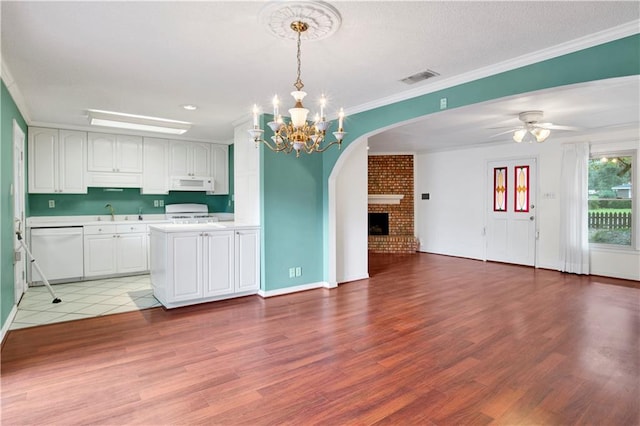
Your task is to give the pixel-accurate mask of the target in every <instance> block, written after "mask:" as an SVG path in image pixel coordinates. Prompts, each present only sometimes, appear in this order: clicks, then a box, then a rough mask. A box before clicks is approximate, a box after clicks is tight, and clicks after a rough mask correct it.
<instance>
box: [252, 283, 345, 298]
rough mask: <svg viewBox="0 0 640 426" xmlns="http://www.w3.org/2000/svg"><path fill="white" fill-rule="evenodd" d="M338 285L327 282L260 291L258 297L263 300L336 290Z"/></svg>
mask: <svg viewBox="0 0 640 426" xmlns="http://www.w3.org/2000/svg"><path fill="white" fill-rule="evenodd" d="M337 286H338V285H337V284H334V285H331V284H329V283H328V282H326V281H319V282H317V283H309V284H301V285H297V286H293V287H285V288H277V289H275V290H262V289H260V290H259V291H258V296H261V297H263V298H267V297H273V296H282V295H283V294H289V293H297V292H299V291H307V290H314V289H316V288H335V287H337Z"/></svg>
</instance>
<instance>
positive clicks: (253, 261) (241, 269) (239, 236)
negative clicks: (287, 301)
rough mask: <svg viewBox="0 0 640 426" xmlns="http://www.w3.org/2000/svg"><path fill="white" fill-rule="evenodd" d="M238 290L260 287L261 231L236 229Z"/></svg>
mask: <svg viewBox="0 0 640 426" xmlns="http://www.w3.org/2000/svg"><path fill="white" fill-rule="evenodd" d="M235 243H236V247H235V256H236V262H235V263H236V280H235V289H236V291H258V290H259V289H260V231H258V230H257V229H246V230H239V231H236V236H235Z"/></svg>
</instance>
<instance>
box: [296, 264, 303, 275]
mask: <svg viewBox="0 0 640 426" xmlns="http://www.w3.org/2000/svg"><path fill="white" fill-rule="evenodd" d="M300 275H302V268H301V267H299V266H298V267H297V268H296V277H299V276H300Z"/></svg>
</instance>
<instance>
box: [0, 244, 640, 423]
mask: <svg viewBox="0 0 640 426" xmlns="http://www.w3.org/2000/svg"><path fill="white" fill-rule="evenodd" d="M369 269H370V271H369V272H370V276H371V278H369V279H367V280H361V281H356V282H353V283H346V284H342V285H340V286H339V287H338V288H337V289H332V290H328V289H318V290H312V291H306V292H302V293H297V294H291V295H285V296H279V297H274V298H269V299H261V298H260V297H257V296H250V297H243V298H239V299H231V300H225V301H220V302H215V303H209V304H203V305H198V306H190V307H185V308H179V309H173V310H169V311H167V310H164V309H162V308H154V309H149V310H145V311H139V312H128V313H123V314H117V315H110V316H104V317H98V318H91V319H86V320H79V321H73V322H68V323H59V324H51V325H47V326H40V327H33V328H27V329H19V330H11V331H10V332H9V333H8V335H7V338H6V341H5V344H4V345H3V348H2V353H1V356H2V359H1V360H0V361H1V364H0V366H1V381H2V382H1V385H2V389H1V391H0V392H1V393H0V396H1V399H2V401H1V407H0V408H1V412H0V416H1V417H0V422H1V423H2V424H7V425H22V424H38V425H40V424H64V425H75V424H92V425H114V424H118V425H120V424H144V425H149V424H154V425H161V424H218V425H236V424H250V425H275V424H278V425H288V424H291V425H302V424H304V425H306V424H319V425H334V424H340V425H342V424H349V425H370V424H379V425H385V424H391V425H396V424H421V425H431V426H442V425H450V424H479V425H484V424H490V423H491V424H506V425H512V424H567V425H570V424H602V425H605V424H606V425H614V424H615V425H637V424H640V402H639V399H638V395H639V394H640V362H638V360H639V359H640V333H638V330H639V329H640V285H638V283H637V282H634V281H625V280H616V279H609V278H602V277H584V276H576V275H571V274H562V273H559V272H555V271H548V270H536V269H533V268H528V267H522V266H515V265H506V264H498V263H485V262H480V261H475V260H468V259H460V258H453V257H446V256H437V255H429V254H416V255H396V256H394V255H371V256H370V268H369ZM52 413H55V415H53V414H52Z"/></svg>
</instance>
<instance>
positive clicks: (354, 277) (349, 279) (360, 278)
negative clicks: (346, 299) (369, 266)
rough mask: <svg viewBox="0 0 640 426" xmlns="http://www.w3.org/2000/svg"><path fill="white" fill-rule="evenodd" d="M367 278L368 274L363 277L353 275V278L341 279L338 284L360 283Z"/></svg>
mask: <svg viewBox="0 0 640 426" xmlns="http://www.w3.org/2000/svg"><path fill="white" fill-rule="evenodd" d="M367 278H369V274H364V275H355V276H353V277H346V278H343V279H342V280H341V281H340V282H341V283H350V282H352V281H360V280H366V279H367Z"/></svg>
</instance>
